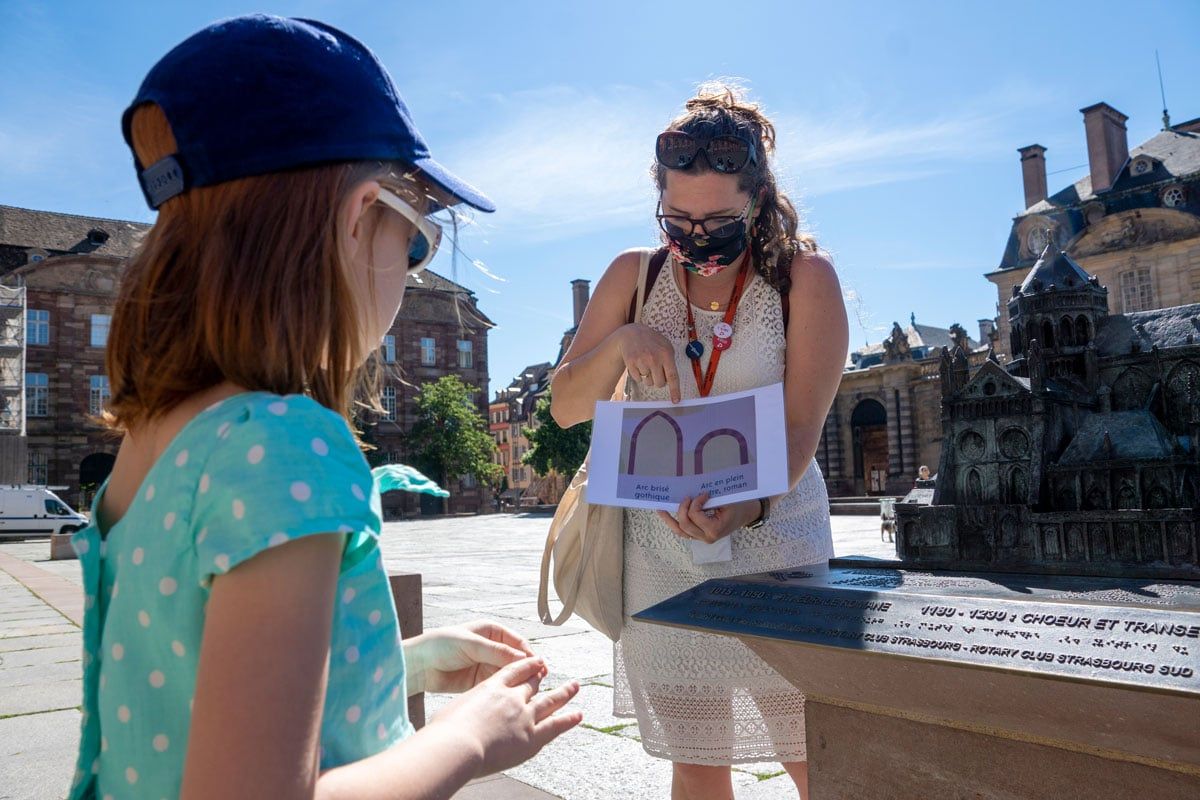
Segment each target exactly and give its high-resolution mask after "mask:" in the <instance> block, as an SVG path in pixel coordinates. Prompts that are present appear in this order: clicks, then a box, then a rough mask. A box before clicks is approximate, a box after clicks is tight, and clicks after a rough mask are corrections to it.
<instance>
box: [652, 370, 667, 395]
mask: <svg viewBox="0 0 1200 800" xmlns="http://www.w3.org/2000/svg"><path fill="white" fill-rule="evenodd" d="M648 380H649V381H650V385H651V386H653V387H654V388H655V389H661V388H662V387H664V386H666V385H667V376H666V373H665V372H664V371H663V367H662V365H661V364H655V365H654V366H652V367H651V368H650V377H649V379H648Z"/></svg>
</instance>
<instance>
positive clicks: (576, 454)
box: [521, 392, 592, 477]
mask: <svg viewBox="0 0 1200 800" xmlns="http://www.w3.org/2000/svg"><path fill="white" fill-rule="evenodd" d="M533 416H534V419H535V420H537V425H536V426H535V427H532V428H525V429H524V433H525V438H527V439H528V440H529V445H530V448H529V452H528V453H526V454H525V455H524V456H522V457H521V461H523V462H524V463H526V464H528V465H529V466H530V467H532V468H533V471H534V472H536V473H537V474H538V475H543V476H544V475H548V474H549V473H550V472H551V471H552V470H553V471H554V472H557V473H558V474H559V475H564V476H567V477H570V476H571V475H574V474H575V471H576V470H577V469H579V466H580V465H581V464H583V459H584V458H586V457H587V451H588V447H590V446H591V443H592V423H591V422H590V421H589V422H583V423H580V424H579V425H573V426H571V427H570V428H560V427H559V425H558V423H557V422H555V421H554V417H552V416H551V415H550V393H549V392H546V396H545V397H543V398H542V399H541V400H538V403H537V407H536V408H535V409H534V412H533Z"/></svg>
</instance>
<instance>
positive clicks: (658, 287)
mask: <svg viewBox="0 0 1200 800" xmlns="http://www.w3.org/2000/svg"><path fill="white" fill-rule="evenodd" d="M774 145H775V131H774V127H773V126H772V125H771V123H770V121H769V120H768V119H767V118H766V117H765V116H764V115H763V114H762V112H761V111H760V110H759V109H758V107H757V106H755V105H752V104H750V103H747V102H745V101H744V100H742V99H741V98H740V97H739V95H738V93H737V92H736V91H735V90H734V89H731V88H729V87H725V86H715V87H702V88H701V90H700V91H699V93H698V94H697V96H696V97H694V98H692V99H691V100H689V101H688V102H687V104H686V107H685V112H684V114H683V115H682V116H680V117H679V118H677V119H676V120H675V121H673V122H672V123H671V124H670V126H668V128H667V130H666V131H665V132H664V133H662V134H661V135H660V136H659V138H658V141H657V146H656V161H657V163H656V164H655V167H654V179H655V183H656V185H657V188H658V190H659V208H658V214H657V216H658V220H659V223H660V227H661V228H662V230H663V234H664V238H665V240H666V243H667V253H666V254H665V255H666V259H665V266H664V267H663V268H662V270H661V272H660V273H659V274H658V277H657V279H656V280H654V282H653V284H652V285H651V286H650V287H649V288H648V289H647V290H646V293H645V303H644V306H643V311H642V323H641V324H630V323H629V319H630V318H631V317H630V315H629V309H630V303H631V301H633V300H634V294H635V292H636V285H637V281H638V267H639V253H638V252H637V251H628V252H625V253H622V254H621V255H620V256H618V257H617V258H616V260H615V261H613V263H612V264H611V265H610V266H609V268H608V270H607V271H606V272H605V274H604V277H603V278H602V279H601V280H600V282H599V284H598V285H597V287H596V292H595V294H594V296H593V297H592V300H591V302H590V303H589V305H588V308H587V311H586V313H585V315H584V318H583V320H582V322H581V324H580V327H579V331H578V334H577V335H576V337H575V340H574V341H573V342H572V344H571V347H570V349H569V350H568V351H567V353H566V355H565V357H564V359H563V364H562V366H560V367H559V369H558V372H557V374H556V375H555V377H554V390H553V394H552V397H553V407H552V412H553V414H554V417H555V419H556V420H557V421H558V423H559V424H560V425H562V426H564V427H567V426H570V425H574V424H576V423H579V422H583V421H584V420H587V419H590V418H591V417H592V414H593V409H594V405H595V402H596V401H597V400H605V399H608V398H609V396H610V395H611V393H612V391H613V388H614V386H615V384H616V382H617V380H618V378H619V377H620V376H621V374H622V373H623V372H628V374H629V376H630V380H631V385H632V398H633V399H635V400H667V399H669V400H670V401H671V402H678V401H679V400H680V399H681V398H694V397H698V396H708V395H714V396H715V395H721V394H727V393H730V392H736V391H743V390H746V389H751V388H755V387H759V386H765V385H769V384H773V383H777V382H780V381H782V382H783V384H784V392H785V398H786V408H787V444H788V458H789V465H790V466H789V470H790V474H789V478H790V486H791V489H790V490H789V491H788V492H787V493H786V494H784V495H782V496H779V497H772V498H769V499H768V500H766V501H762V502H760V501H759V500H751V501H746V502H742V503H735V504H731V505H725V506H721V507H719V508H716V509H710V510H708V511H706V510H704V504H705V502H706V501H707V500H708V497H707V495H701V496H699V497H695V498H688V499H685V500H684V502H683V503H681V504H680V506H679V509H678V511H677V512H676V513H675V514H674V515H672V514H667V513H665V512H661V511H657V512H654V511H642V510H626V512H625V578H624V580H625V609H626V612H627V613H633V612H636V611H638V610H640V609H643V608H646V607H647V606H649V605H652V604H653V603H655V602H658V601H660V600H662V599H665V598H667V597H670V596H672V595H675V594H677V593H678V592H681V591H683V590H685V589H687V588H690V587H691V586H694V585H696V584H698V583H700V582H701V581H704V580H707V579H709V578H714V577H720V576H729V575H739V574H746V573H754V572H762V571H765V570H773V569H782V568H787V567H793V566H798V565H803V564H812V563H818V562H823V561H825V560H826V559H828V558H829V557H830V556H831V555H832V554H833V548H832V541H831V536H830V526H829V504H828V498H827V496H826V493H825V486H824V482H823V481H822V478H821V474H820V471H819V469H818V468H817V465H816V463H815V462H814V460H813V454H814V453H815V452H816V448H817V443H818V441H819V439H820V436H821V428H822V425H823V424H824V421H825V415H826V413H827V412H828V411H829V407H830V405H831V404H832V402H833V398H834V395H835V394H836V392H837V387H838V382H839V380H840V378H841V372H842V367H843V365H844V363H845V360H846V350H847V343H848V331H847V323H846V315H845V308H844V306H843V304H842V295H841V289H840V287H839V285H838V279H837V275H836V274H835V272H834V269H833V267H832V265H831V264H830V262H829V260H828V259H827V258H826V257H825V256H824V255H823V254H822V253H821V252H820V251H819V250H818V248H817V246H816V243H815V241H814V240H813V239H812V237H810V236H807V235H805V234H802V233H800V232H799V230H798V218H797V214H796V211H795V209H794V207H793V206H792V204H791V202H790V201H789V200H788V198H787V197H786V196H785V195H784V194H783V193H782V192H781V191H780V190H779V188H778V185H777V182H776V178H775V175H774V174H773V172H772V170H771V166H770V163H769V161H768V157H769V156H770V154H771V153H772V151H773V150H774ZM651 273H652V274H653V270H651ZM726 537H730V539H731V542H730V544H731V551H732V557H731V558H728V557H727V559H726V560H724V561H715V562H714V561H712V560H711V558H712V556H711V554H707V555H706V554H705V552H704V550H705V548H704V547H703V545H704V544H706V543H707V544H711V543H715V542H718V541H720V540H721V539H724V538H726ZM615 661H616V666H615V681H616V686H615V689H614V695H615V699H614V705H615V713H617V714H618V715H622V716H634V715H636V717H637V720H638V726H639V731H640V734H641V737H642V743H643V746H644V747H645V748H646V750H647V752H649V753H650V754H651V755H655V756H659V757H662V758H666V759H669V760H671V761H672V762H674V776H673V784H672V787H673V788H672V798H674V799H675V800H706V799H707V798H720V799H721V800H727V799H728V798H729V797H730V796H731V795H732V783H731V775H730V765H732V764H739V763H747V762H756V761H779V762H781V763H782V764H783V766H784V768H785V769H786V770H787V771H788V772H789V773H790V774H791V776H792V778H793V779H794V780H795V782H796V786H797V788H798V789H799V791H800V793H801V795H802V796H804V797H806V796H807V783H808V780H807V765H806V762H805V737H804V698H803V695H802V694H800V693H799V692H798V691H797V690H796V689H795V687H793V686H791V685H790V684H789V683H787V682H786V681H785V680H784V679H783V678H782V677H781V676H780V675H779V674H778V673H776V672H775V671H774V670H772V669H771V668H770V667H769V666H767V665H766V664H765V663H763V662H762V661H761V660H760V659H759V658H758V657H757V656H755V655H754V654H753V653H751V652H750V651H749V650H748V649H747V648H746V647H745V646H744V645H742V644H741V643H740V642H738V641H737V640H736V639H733V638H731V637H724V636H716V635H711V634H704V633H696V632H690V631H682V630H675V629H668V628H663V627H657V626H650V625H646V624H644V623H639V622H635V621H633V620H632V619H628V618H627V619H626V620H625V627H624V628H623V630H622V633H621V639H620V642H619V643H618V644H617V646H616V655H615Z"/></svg>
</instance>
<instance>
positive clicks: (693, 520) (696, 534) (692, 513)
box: [657, 492, 762, 544]
mask: <svg viewBox="0 0 1200 800" xmlns="http://www.w3.org/2000/svg"><path fill="white" fill-rule="evenodd" d="M707 502H708V492H705V493H704V494H702V495H700V496H698V497H695V498H691V497H685V498H683V502H682V503H680V504H679V511H678V512H676V515H675V516H671V515H670V514H668V513H667V512H666V511H659V512H657V513H658V518H659V519H661V520H662V521H663V522H665V523H666V524H667V527H668V528H670V529H671V530H672V531H674V532H675V533H676V534H677V535H679V536H682V537H683V538H684V539H695V540H696V541H700V542H708V543H709V544H712V543H713V542H715V541H717V540H718V539H723V538H724V537H726V536H728V535H729V534H731V533H733V532H734V531H736V530H737V529H738V528H744V527H746V526H747V525H749V524H750V523H751V522H753V521H754V520H756V519H758V515H759V514H760V513H761V511H762V504H761V503H759V502H758V501H757V500H744V501H742V502H740V503H733V504H731V505H727V506H720V507H718V508H710V509H708V510H707V511H706V510H705V509H704V504H705V503H707Z"/></svg>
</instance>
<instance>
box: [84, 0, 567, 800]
mask: <svg viewBox="0 0 1200 800" xmlns="http://www.w3.org/2000/svg"><path fill="white" fill-rule="evenodd" d="M124 130H125V137H126V141H127V142H128V143H129V145H130V147H131V149H132V150H133V155H134V161H135V163H136V165H137V167H138V171H139V178H140V179H141V184H142V189H143V191H144V192H145V195H146V199H147V202H148V203H149V204H150V206H151V207H152V208H155V209H158V219H157V221H156V222H155V224H154V227H153V228H152V229H151V230H150V231H149V232H148V233H147V235H146V238H145V241H144V242H143V243H142V245H141V247H140V249H139V251H138V253H137V254H136V255H135V256H134V257H133V259H132V260H131V261H130V263H129V265H128V267H127V269H126V273H125V276H124V279H123V282H122V286H121V293H120V296H119V298H118V300H117V305H116V309H115V312H114V315H113V324H112V335H111V337H110V339H109V342H108V352H107V371H108V374H109V376H110V378H111V381H112V387H113V394H112V401H111V403H110V406H109V412H110V413H109V419H110V422H111V424H112V426H113V427H114V428H116V429H117V430H119V431H120V432H121V433H122V434H123V439H122V442H121V447H120V451H119V453H118V455H117V460H116V464H115V466H114V469H113V473H112V475H111V477H110V478H109V479H108V480H107V481H106V482H105V484H104V486H103V487H101V489H100V491H99V492H98V493H97V495H96V499H95V506H94V509H93V514H92V520H93V523H92V524H91V525H89V526H88V527H87V528H85V529H84V530H82V531H80V532H79V533H78V534H77V535H76V536H75V537H74V539H73V543H74V545H75V548H76V550H77V552H78V553H79V556H80V561H81V563H82V567H83V578H84V589H85V592H86V600H85V608H86V610H85V614H84V625H83V629H84V630H83V635H84V661H83V663H84V680H83V684H84V690H83V715H82V720H83V722H82V735H81V737H80V745H79V759H78V769H77V770H76V776H75V783H74V786H73V789H72V792H71V798H72V800H84V799H85V798H98V797H151V798H157V797H184V798H224V799H226V800H229V799H230V798H242V797H244V798H272V799H273V800H274V799H275V798H279V799H281V800H293V799H296V800H299V799H300V798H313V797H323V798H337V797H353V798H379V799H380V800H384V799H385V798H386V799H389V800H399V798H414V799H415V798H444V797H448V796H450V795H451V794H453V793H454V792H455V791H457V790H458V789H459V788H460V787H461V786H463V785H464V784H466V783H467V782H468V781H470V780H471V779H472V778H475V777H478V776H481V775H486V774H489V773H492V772H496V771H499V770H501V769H505V768H507V767H510V766H512V765H514V764H517V763H519V762H521V761H523V760H525V759H526V758H529V757H530V756H532V755H533V754H534V753H536V752H537V751H538V749H540V748H541V747H542V746H543V745H544V744H546V743H547V742H548V741H550V740H551V739H553V738H554V737H556V736H557V735H559V734H560V733H562V732H563V731H565V730H567V729H569V728H571V727H572V726H574V725H576V724H577V723H578V722H579V720H580V715H579V714H578V713H572V712H566V713H563V714H555V713H554V712H555V711H557V710H558V709H560V708H561V707H562V706H563V705H564V704H565V703H566V702H567V701H568V700H570V698H571V697H572V696H574V694H575V693H576V691H577V689H578V687H577V684H575V683H574V682H571V683H568V684H567V685H565V686H563V687H561V688H559V689H555V690H551V691H546V692H542V693H540V694H539V693H538V686H539V683H540V681H541V679H542V678H543V677H544V676H545V674H546V667H545V664H544V662H543V661H542V660H541V659H539V658H537V657H536V656H534V654H533V652H532V651H531V650H530V648H529V645H528V644H527V643H526V642H525V641H524V640H523V639H521V638H520V637H519V636H517V635H516V634H513V633H512V632H510V631H508V630H506V629H504V628H502V627H500V626H499V625H494V624H490V623H477V624H474V625H468V626H463V627H461V628H451V629H435V630H432V631H429V632H427V633H426V634H424V635H422V636H417V637H413V638H410V639H405V640H403V641H402V640H401V632H400V630H399V626H398V622H397V617H396V610H395V607H394V604H393V601H392V598H391V593H390V591H389V589H388V580H387V575H386V573H385V571H384V567H383V560H382V557H381V553H380V550H379V533H380V518H379V496H378V492H377V490H375V489H373V487H372V475H371V472H370V470H369V469H368V467H367V463H366V461H365V459H364V458H363V455H362V452H361V450H360V448H359V443H358V442H357V441H356V440H355V436H354V433H353V429H352V428H351V427H350V425H349V424H348V423H349V421H350V411H351V407H352V405H353V403H354V400H355V397H356V396H357V395H356V390H357V389H359V388H362V387H360V379H361V378H362V375H363V366H364V363H365V362H366V361H367V359H368V358H369V356H370V355H371V353H372V352H374V351H376V350H377V349H378V348H379V344H380V341H381V340H382V338H383V334H384V333H385V332H386V331H387V330H388V328H389V327H390V325H391V322H392V320H393V319H394V318H395V316H396V312H397V310H398V308H399V306H400V302H401V299H402V298H403V296H404V288H405V282H406V280H407V277H408V276H409V275H412V274H414V273H416V272H419V271H420V270H422V269H424V267H425V266H426V265H427V264H428V263H429V260H430V259H431V258H432V257H433V254H434V252H435V251H436V249H437V244H438V240H439V236H440V231H439V230H438V229H437V227H436V225H434V224H433V223H432V222H431V221H430V220H429V219H428V218H427V216H426V215H427V214H428V212H429V210H430V206H431V197H432V198H437V199H438V201H439V202H440V203H442V204H443V205H450V204H457V203H460V202H465V203H469V204H471V205H473V206H475V207H476V208H478V209H480V210H484V211H488V210H491V208H492V207H491V204H490V202H489V201H488V200H487V198H486V197H484V196H483V195H481V194H479V193H478V192H477V191H475V190H474V189H472V188H471V187H470V186H468V185H466V184H464V183H462V182H461V181H459V180H458V179H457V178H455V177H454V176H453V175H450V174H449V173H448V172H446V171H445V169H444V168H442V167H441V166H440V165H438V164H437V162H435V161H433V160H432V159H431V158H430V156H429V151H428V149H427V148H426V146H425V143H424V142H423V141H422V140H421V138H420V136H419V134H418V133H417V131H416V128H415V127H413V124H412V120H411V118H410V117H409V116H408V112H407V109H406V108H405V107H404V104H403V102H402V101H401V100H400V99H399V95H398V94H397V92H396V90H395V87H394V86H393V85H392V82H391V79H390V78H389V77H388V75H387V73H386V72H385V71H384V70H383V67H382V66H381V65H380V64H379V62H378V61H376V59H375V58H374V56H373V55H372V54H371V53H370V51H369V50H367V49H366V47H364V46H363V45H362V44H360V43H359V42H357V41H355V40H354V39H352V38H351V37H349V36H347V35H346V34H345V33H343V32H341V31H339V30H337V29H335V28H332V27H330V26H328V25H323V24H321V23H319V22H313V21H308V20H292V19H281V18H279V17H269V16H263V15H254V16H248V17H238V18H235V19H230V20H224V21H222V22H219V23H216V24H214V25H211V26H209V27H207V28H205V29H204V30H202V31H200V32H199V33H197V34H195V35H193V36H192V37H190V38H189V39H187V40H186V41H184V42H183V43H182V44H180V45H179V46H177V47H176V48H175V49H173V50H172V51H171V52H170V53H168V54H167V55H166V56H165V57H164V58H163V59H162V60H161V61H159V63H158V64H157V65H155V67H154V68H153V69H152V70H151V71H150V74H149V75H148V76H147V77H146V80H145V81H144V82H143V84H142V87H141V89H140V90H139V91H138V94H137V97H136V98H135V99H134V101H133V103H132V104H131V105H130V107H129V109H128V110H127V111H126V114H125V118H124ZM367 397H368V398H369V397H370V393H369V391H368V393H367ZM376 405H378V403H377V401H376ZM426 690H428V691H433V692H447V691H448V692H462V693H463V694H462V696H461V697H460V698H458V699H456V700H455V701H454V702H453V703H451V704H450V705H449V706H447V707H446V708H445V709H443V710H442V711H441V712H440V713H439V714H438V716H437V717H436V718H435V719H434V720H433V721H432V722H431V723H430V724H429V725H427V726H426V727H424V728H422V729H421V730H420V731H416V732H414V731H413V728H412V726H411V725H410V724H409V721H408V718H407V714H406V712H405V707H406V697H407V696H408V695H410V694H414V693H417V692H422V691H426Z"/></svg>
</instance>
